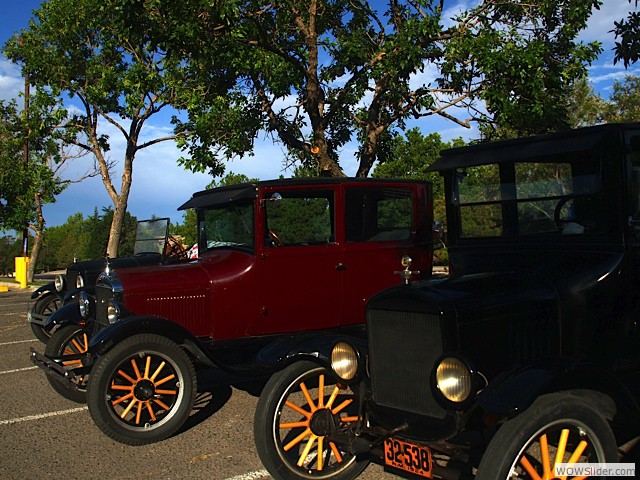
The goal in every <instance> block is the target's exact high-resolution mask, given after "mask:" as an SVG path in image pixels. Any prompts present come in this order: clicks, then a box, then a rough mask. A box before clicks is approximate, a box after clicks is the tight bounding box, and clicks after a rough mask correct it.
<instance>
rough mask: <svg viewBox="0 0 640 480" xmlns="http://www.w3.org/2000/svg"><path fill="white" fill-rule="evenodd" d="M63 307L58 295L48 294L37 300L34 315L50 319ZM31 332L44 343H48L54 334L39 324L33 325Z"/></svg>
mask: <svg viewBox="0 0 640 480" xmlns="http://www.w3.org/2000/svg"><path fill="white" fill-rule="evenodd" d="M61 306H62V300H60V298H58V296H57V295H53V294H51V293H47V294H44V295H43V296H41V297H40V298H38V299H37V300H36V303H35V305H34V306H33V313H34V314H36V315H38V316H39V317H45V318H48V317H49V316H50V315H51V314H52V313H53V312H55V311H56V310H58V309H59V308H60V307H61ZM31 331H32V332H33V334H34V335H35V336H36V338H37V339H38V340H40V341H41V342H42V343H47V342H48V341H49V338H51V334H52V332H51V331H50V330H48V329H46V328H44V327H43V326H42V325H39V324H37V323H31Z"/></svg>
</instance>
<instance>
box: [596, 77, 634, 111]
mask: <svg viewBox="0 0 640 480" xmlns="http://www.w3.org/2000/svg"><path fill="white" fill-rule="evenodd" d="M604 116H605V120H606V121H607V122H609V123H612V122H639V121H640V77H638V76H635V75H627V76H625V78H624V81H622V82H620V81H618V80H616V81H615V82H614V83H613V93H612V94H611V97H610V102H609V104H608V105H607V108H606V111H605V115H604Z"/></svg>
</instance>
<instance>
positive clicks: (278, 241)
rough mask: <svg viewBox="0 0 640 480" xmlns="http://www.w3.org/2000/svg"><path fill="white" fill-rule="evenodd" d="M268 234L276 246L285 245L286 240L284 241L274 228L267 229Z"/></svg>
mask: <svg viewBox="0 0 640 480" xmlns="http://www.w3.org/2000/svg"><path fill="white" fill-rule="evenodd" d="M267 235H268V236H269V238H270V239H271V240H272V242H273V245H274V246H276V247H282V246H283V245H284V242H283V241H282V239H281V238H280V237H279V236H278V234H277V233H276V232H274V231H273V230H271V229H269V230H267Z"/></svg>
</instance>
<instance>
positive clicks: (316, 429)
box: [309, 408, 338, 437]
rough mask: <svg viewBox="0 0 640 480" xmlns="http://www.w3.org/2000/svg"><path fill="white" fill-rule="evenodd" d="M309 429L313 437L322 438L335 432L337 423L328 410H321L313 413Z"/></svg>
mask: <svg viewBox="0 0 640 480" xmlns="http://www.w3.org/2000/svg"><path fill="white" fill-rule="evenodd" d="M309 428H310V429H311V431H312V432H313V434H314V435H317V436H318V437H324V436H327V435H329V434H330V433H331V432H335V431H336V429H337V428H338V422H337V420H336V418H335V416H334V415H333V413H331V410H330V409H328V408H321V409H319V410H317V411H316V412H314V414H313V416H312V417H311V420H310V421H309Z"/></svg>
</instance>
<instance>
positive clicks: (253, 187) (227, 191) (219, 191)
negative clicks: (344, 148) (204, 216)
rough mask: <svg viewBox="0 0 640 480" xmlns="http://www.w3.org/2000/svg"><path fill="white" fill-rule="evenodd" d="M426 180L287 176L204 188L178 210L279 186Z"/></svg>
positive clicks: (223, 201)
mask: <svg viewBox="0 0 640 480" xmlns="http://www.w3.org/2000/svg"><path fill="white" fill-rule="evenodd" d="M426 183H429V182H427V181H425V180H412V179H392V178H384V179H382V178H356V177H315V178H286V179H278V180H260V181H257V182H251V183H239V184H237V185H227V186H224V187H217V188H212V189H209V190H202V191H200V192H196V193H194V194H193V196H192V197H191V199H189V200H187V201H186V202H185V203H184V204H182V205H181V206H180V207H178V210H185V209H187V208H199V207H207V206H213V205H221V204H224V203H230V202H235V201H238V200H243V199H247V200H248V199H255V198H257V196H258V191H259V189H261V188H268V187H278V186H288V187H290V186H298V185H299V186H301V187H304V186H323V185H327V186H329V185H336V184H353V185H358V184H369V185H393V184H395V185H400V184H426Z"/></svg>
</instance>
